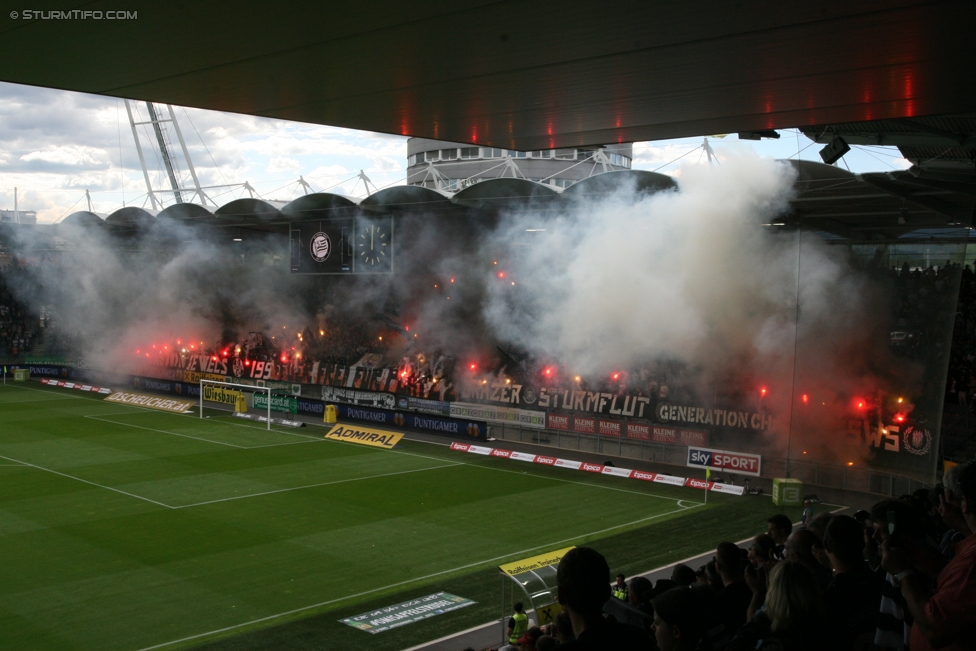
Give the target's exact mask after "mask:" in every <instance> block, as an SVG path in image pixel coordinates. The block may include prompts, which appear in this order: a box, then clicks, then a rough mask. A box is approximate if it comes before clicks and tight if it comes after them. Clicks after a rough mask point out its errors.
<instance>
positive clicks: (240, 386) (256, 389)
mask: <svg viewBox="0 0 976 651" xmlns="http://www.w3.org/2000/svg"><path fill="white" fill-rule="evenodd" d="M205 384H211V385H216V386H222V387H236V388H238V389H244V390H246V391H254V392H255V393H257V392H259V391H263V392H265V393H267V394H268V430H269V431H270V430H271V394H272V389H271V387H256V386H252V385H250V384H236V383H234V382H221V381H219V380H200V418H203V386H204V385H205Z"/></svg>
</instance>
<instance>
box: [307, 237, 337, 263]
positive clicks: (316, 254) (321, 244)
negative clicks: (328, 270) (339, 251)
mask: <svg viewBox="0 0 976 651" xmlns="http://www.w3.org/2000/svg"><path fill="white" fill-rule="evenodd" d="M309 250H310V251H311V253H312V259H313V260H315V261H316V262H325V261H326V260H328V259H329V254H330V253H332V240H330V239H329V235H328V234H327V233H323V232H322V231H319V232H318V233H316V234H315V235H313V236H312V244H311V246H310V247H309Z"/></svg>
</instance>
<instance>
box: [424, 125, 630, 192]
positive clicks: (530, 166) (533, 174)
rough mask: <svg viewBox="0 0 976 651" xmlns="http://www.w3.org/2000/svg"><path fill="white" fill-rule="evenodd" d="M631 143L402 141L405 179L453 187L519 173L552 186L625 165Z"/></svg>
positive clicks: (448, 189)
mask: <svg viewBox="0 0 976 651" xmlns="http://www.w3.org/2000/svg"><path fill="white" fill-rule="evenodd" d="M633 159H634V145H633V144H632V143H624V144H618V145H605V146H603V147H586V148H561V149H541V150H535V151H515V150H511V149H502V148H499V147H476V146H473V145H471V144H470V143H460V142H446V141H443V140H431V139H429V138H410V139H409V140H408V141H407V183H408V184H410V185H419V186H422V187H425V188H431V189H434V190H443V191H446V192H457V191H458V190H463V189H465V188H467V187H469V186H471V185H474V184H476V183H481V182H482V181H485V180H488V179H501V178H516V179H518V178H520V179H527V180H529V181H535V182H536V183H541V184H543V185H548V186H551V187H553V188H568V187H569V186H571V185H573V184H574V183H577V182H579V181H582V180H583V179H586V178H589V177H591V176H594V175H595V174H602V173H605V172H616V171H621V170H629V169H630V168H631V164H632V161H633Z"/></svg>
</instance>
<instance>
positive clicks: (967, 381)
mask: <svg viewBox="0 0 976 651" xmlns="http://www.w3.org/2000/svg"><path fill="white" fill-rule="evenodd" d="M974 394H976V274H974V273H973V270H972V269H971V268H970V267H969V265H966V266H965V267H964V268H963V270H962V277H961V279H960V282H959V302H958V304H957V306H956V318H955V324H954V326H953V332H952V348H951V350H950V353H949V374H948V378H947V381H946V402H947V403H948V404H959V405H963V406H965V407H968V408H970V409H971V408H972V397H973V395H974Z"/></svg>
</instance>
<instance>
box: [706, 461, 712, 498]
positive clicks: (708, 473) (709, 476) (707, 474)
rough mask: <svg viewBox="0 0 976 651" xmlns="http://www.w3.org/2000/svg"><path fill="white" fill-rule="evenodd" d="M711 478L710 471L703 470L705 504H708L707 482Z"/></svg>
mask: <svg viewBox="0 0 976 651" xmlns="http://www.w3.org/2000/svg"><path fill="white" fill-rule="evenodd" d="M711 478H712V469H711V468H705V504H708V480H709V479H711Z"/></svg>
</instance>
